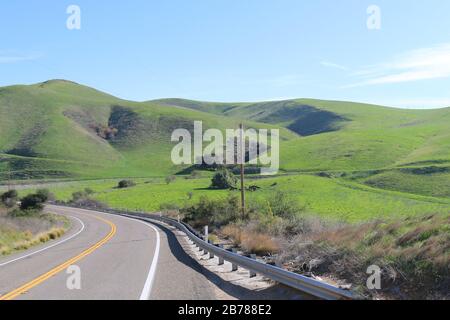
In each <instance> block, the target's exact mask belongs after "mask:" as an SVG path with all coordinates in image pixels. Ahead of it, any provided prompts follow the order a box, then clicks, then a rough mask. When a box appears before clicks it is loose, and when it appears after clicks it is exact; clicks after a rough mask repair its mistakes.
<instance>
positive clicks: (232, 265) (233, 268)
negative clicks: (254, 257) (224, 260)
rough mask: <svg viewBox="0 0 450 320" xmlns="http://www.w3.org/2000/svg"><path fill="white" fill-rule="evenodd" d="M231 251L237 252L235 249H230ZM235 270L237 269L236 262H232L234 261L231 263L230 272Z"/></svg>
mask: <svg viewBox="0 0 450 320" xmlns="http://www.w3.org/2000/svg"><path fill="white" fill-rule="evenodd" d="M231 251H232V252H233V253H234V254H237V252H238V251H237V249H234V248H233V249H231ZM235 271H238V265H237V264H234V263H232V264H231V272H235Z"/></svg>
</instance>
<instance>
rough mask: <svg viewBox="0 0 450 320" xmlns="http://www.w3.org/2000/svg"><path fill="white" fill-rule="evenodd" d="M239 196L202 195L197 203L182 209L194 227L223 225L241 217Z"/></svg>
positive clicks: (187, 220) (186, 218)
mask: <svg viewBox="0 0 450 320" xmlns="http://www.w3.org/2000/svg"><path fill="white" fill-rule="evenodd" d="M240 210H241V208H240V201H239V198H238V197H236V196H233V195H229V196H228V198H226V199H223V200H211V199H209V198H208V197H206V196H202V197H201V198H200V201H199V202H198V203H197V204H194V205H189V206H186V207H184V208H183V209H181V212H182V213H183V214H184V216H185V221H186V222H187V223H190V224H192V226H193V227H194V228H196V227H203V226H206V225H208V226H210V227H221V226H224V225H227V224H229V223H232V222H236V221H238V220H239V219H240V214H241V212H240Z"/></svg>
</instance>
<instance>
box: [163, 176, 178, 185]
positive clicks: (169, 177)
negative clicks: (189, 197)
mask: <svg viewBox="0 0 450 320" xmlns="http://www.w3.org/2000/svg"><path fill="white" fill-rule="evenodd" d="M176 180H177V177H175V176H168V177H167V178H166V183H167V184H171V183H172V182H175V181H176Z"/></svg>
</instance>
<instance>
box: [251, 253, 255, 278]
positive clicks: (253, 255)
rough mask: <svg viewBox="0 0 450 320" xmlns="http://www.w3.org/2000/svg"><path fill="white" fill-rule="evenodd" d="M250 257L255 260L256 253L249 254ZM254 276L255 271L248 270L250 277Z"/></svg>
mask: <svg viewBox="0 0 450 320" xmlns="http://www.w3.org/2000/svg"><path fill="white" fill-rule="evenodd" d="M250 259H253V260H256V254H251V255H250ZM254 277H256V272H254V271H251V270H250V278H254Z"/></svg>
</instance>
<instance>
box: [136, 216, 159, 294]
mask: <svg viewBox="0 0 450 320" xmlns="http://www.w3.org/2000/svg"><path fill="white" fill-rule="evenodd" d="M135 221H139V220H135ZM142 223H144V224H146V225H148V226H149V227H151V228H152V229H153V230H155V232H156V247H155V253H154V255H153V262H152V265H151V267H150V271H149V273H148V276H147V280H146V281H145V285H144V289H143V290H142V293H141V297H140V298H139V300H150V296H151V294H152V288H153V283H154V282H155V275H156V269H157V267H158V258H159V251H160V248H161V237H160V234H159V231H158V229H156V227H154V226H153V225H151V224H149V223H145V222H142Z"/></svg>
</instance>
